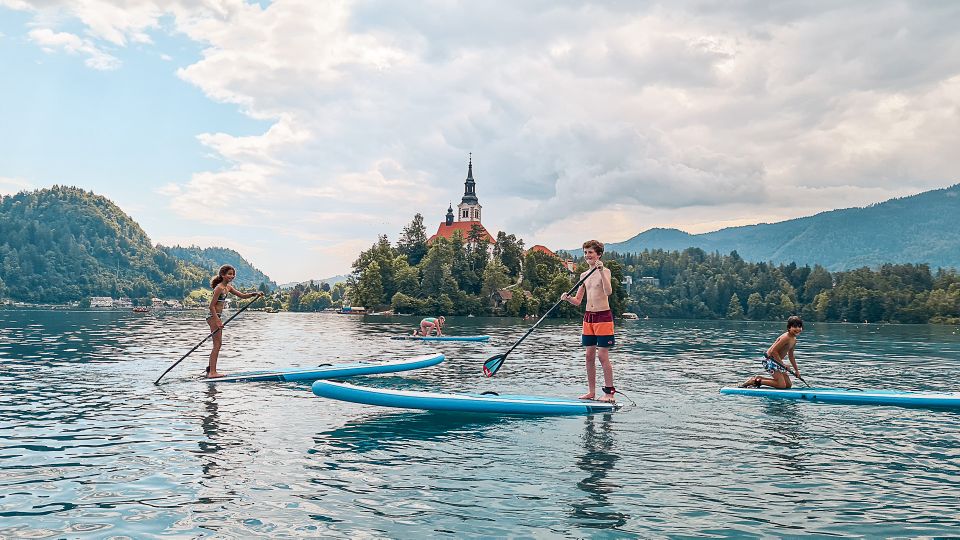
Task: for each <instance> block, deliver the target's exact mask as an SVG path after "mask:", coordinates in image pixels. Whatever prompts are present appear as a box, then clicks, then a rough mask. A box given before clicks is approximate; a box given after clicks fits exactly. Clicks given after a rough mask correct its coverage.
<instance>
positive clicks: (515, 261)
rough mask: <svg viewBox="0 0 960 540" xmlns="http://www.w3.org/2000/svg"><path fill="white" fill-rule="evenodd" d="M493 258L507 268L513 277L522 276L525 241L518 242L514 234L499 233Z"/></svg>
mask: <svg viewBox="0 0 960 540" xmlns="http://www.w3.org/2000/svg"><path fill="white" fill-rule="evenodd" d="M493 256H494V257H496V258H498V259H500V262H502V263H503V265H504V266H506V267H507V270H508V272H509V275H510V276H511V277H517V276H519V275H520V263H521V261H522V258H523V240H517V237H516V236H515V235H512V234H506V233H505V232H503V231H500V232H498V233H497V242H496V244H494V246H493Z"/></svg>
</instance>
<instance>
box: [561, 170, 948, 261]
mask: <svg viewBox="0 0 960 540" xmlns="http://www.w3.org/2000/svg"><path fill="white" fill-rule="evenodd" d="M958 222H960V184H956V185H953V186H950V187H948V188H943V189H937V190H933V191H927V192H924V193H920V194H918V195H912V196H909V197H902V198H898V199H891V200H889V201H886V202H882V203H878V204H873V205H870V206H867V207H864V208H846V209H842V210H831V211H829V212H822V213H819V214H816V215H814V216H808V217H803V218H798V219H791V220H788V221H781V222H778V223H761V224H759V225H747V226H742V227H728V228H726V229H721V230H719V231H714V232H709V233H703V234H688V233H685V232H683V231H679V230H676V229H649V230H647V231H644V232H642V233H640V234H638V235H636V236H634V237H633V238H631V239H629V240H626V241H624V242H616V243H610V244H607V245H606V246H605V247H606V250H607V251H617V252H620V253H630V252H634V253H635V252H641V251H643V250H654V249H663V250H668V251H675V250H683V249H686V248H688V247H698V248H701V249H703V250H704V251H708V252H712V251H718V252H720V253H724V254H726V253H730V252H731V251H736V252H737V253H738V254H739V255H740V256H741V257H743V258H744V259H746V260H748V261H770V262H774V263H790V262H796V263H798V264H820V265H822V266H824V267H826V268H827V269H828V270H849V269H853V268H859V267H863V266H869V267H874V266H878V265H880V264H884V263H927V264H929V265H930V266H931V267H932V268H938V267H944V268H960V226H957V223H958ZM569 252H570V253H571V254H575V255H581V254H582V250H580V249H576V250H569Z"/></svg>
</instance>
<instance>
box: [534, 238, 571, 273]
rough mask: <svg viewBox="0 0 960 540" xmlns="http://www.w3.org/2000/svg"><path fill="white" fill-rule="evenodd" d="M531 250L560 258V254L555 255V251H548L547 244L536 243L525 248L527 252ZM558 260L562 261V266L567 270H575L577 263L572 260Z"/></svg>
mask: <svg viewBox="0 0 960 540" xmlns="http://www.w3.org/2000/svg"><path fill="white" fill-rule="evenodd" d="M531 251H539V252H540V253H546V254H547V255H550V256H552V257H556V258H558V259H560V256H559V255H557V254H556V253H554V252H552V251H550V248H548V247H547V246H542V245H540V244H537V245H535V246H533V247H532V248H530V249H528V250H527V253H529V252H531ZM560 262H562V263H563V266H564V267H565V268H566V269H567V270H569V271H571V272H576V271H577V264H576V263H575V262H573V261H568V260H564V259H560Z"/></svg>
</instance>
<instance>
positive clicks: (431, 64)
mask: <svg viewBox="0 0 960 540" xmlns="http://www.w3.org/2000/svg"><path fill="white" fill-rule="evenodd" d="M0 1H4V0H0ZM5 3H6V5H8V6H11V7H13V8H14V9H28V10H30V11H33V12H34V13H35V14H36V17H37V20H38V21H44V22H49V21H55V20H58V19H57V17H61V18H62V17H66V16H72V17H73V20H76V21H80V22H81V23H82V25H83V27H84V32H85V33H84V34H83V37H80V36H78V35H75V34H69V33H66V32H57V31H55V30H53V29H54V28H57V27H56V26H55V25H53V24H52V23H51V24H50V25H48V26H45V27H43V28H39V29H36V30H34V32H35V33H36V32H40V33H41V34H38V35H37V37H34V39H35V40H37V41H38V43H39V44H41V45H42V46H44V47H48V48H52V49H55V50H63V51H66V52H71V53H75V54H84V55H87V56H88V58H89V59H88V62H94V63H95V64H97V65H100V66H101V68H103V67H104V66H111V65H113V67H116V64H111V63H110V61H109V59H110V58H113V57H112V56H109V54H107V53H105V52H103V51H104V50H110V49H109V48H111V47H113V48H116V47H123V46H126V45H128V44H129V43H134V42H137V43H149V42H150V35H151V34H153V33H155V32H174V33H180V34H182V35H185V36H187V37H189V38H190V39H192V40H194V41H195V42H197V43H200V44H202V46H203V47H204V50H203V53H202V57H201V58H200V59H199V60H198V61H196V62H194V63H193V64H190V65H186V66H182V67H180V69H178V71H177V75H178V76H179V77H180V78H182V79H183V80H184V81H187V82H189V83H190V84H193V85H195V86H197V87H198V88H199V89H201V90H202V91H203V92H204V93H205V95H207V96H209V97H210V99H212V100H215V101H218V102H225V103H233V104H237V105H238V106H239V107H240V108H241V109H242V110H243V111H244V112H245V113H246V114H248V115H250V116H251V117H254V118H257V119H263V120H268V121H270V122H271V123H272V127H271V128H270V129H269V130H268V131H266V132H265V133H263V134H261V135H255V136H242V137H241V136H236V135H233V134H230V133H209V134H200V135H198V137H199V139H200V141H201V142H202V143H203V144H204V145H206V146H207V147H208V148H209V149H210V150H211V152H212V153H213V154H214V155H215V156H217V157H219V158H220V159H222V161H223V167H222V168H221V169H218V170H209V171H196V172H195V173H194V174H193V175H192V176H191V177H190V178H189V179H169V180H170V182H171V184H169V185H167V186H164V187H163V188H158V189H159V191H158V192H159V193H161V194H162V195H163V196H164V197H166V198H167V200H169V201H170V205H171V208H172V209H173V210H174V211H175V212H177V214H178V215H179V216H181V217H183V218H187V219H195V220H197V221H198V222H200V223H203V224H205V225H212V224H213V223H220V224H223V223H233V224H236V225H239V224H241V223H244V224H246V225H245V226H252V227H254V228H259V229H260V230H262V231H264V233H263V234H267V235H271V236H272V237H274V238H279V237H280V236H283V237H289V238H290V239H291V242H301V243H305V244H309V250H310V251H311V252H313V251H316V252H317V253H323V254H324V256H325V259H324V262H323V263H322V264H329V265H330V266H326V267H324V269H318V271H316V272H315V271H312V270H311V271H308V270H306V269H305V268H304V267H303V266H302V265H305V264H308V262H304V261H294V260H293V258H292V257H288V258H284V257H285V256H284V255H279V254H278V255H275V256H276V257H277V260H280V261H283V262H282V264H281V266H282V267H283V268H284V269H290V268H293V267H297V268H298V269H297V272H298V275H299V274H302V275H313V274H315V273H330V274H333V273H338V272H340V271H342V270H343V269H345V267H346V264H348V263H349V261H350V260H352V258H353V257H354V256H355V253H346V252H345V251H344V250H345V249H347V248H349V247H350V246H357V245H359V246H363V247H366V246H368V245H369V244H370V243H372V241H373V240H374V239H375V236H376V234H377V233H378V232H384V233H389V234H391V235H392V236H394V237H395V236H396V234H397V233H399V231H400V229H401V228H402V226H403V225H405V224H406V223H407V222H409V220H410V218H411V216H412V214H413V213H414V212H417V211H419V212H422V213H423V214H424V216H425V221H426V223H427V226H428V228H431V227H433V226H434V224H435V223H437V222H439V221H440V220H441V219H442V217H443V213H444V212H445V209H446V206H447V203H448V202H451V201H452V202H453V203H454V204H455V203H456V202H457V200H458V198H459V196H460V194H461V193H462V181H463V177H464V173H465V158H466V154H467V152H470V151H473V152H474V156H475V173H476V178H477V182H478V184H477V189H478V194H479V196H480V200H481V203H482V204H483V205H484V216H485V224H486V225H487V226H488V228H490V229H491V230H494V231H495V230H496V229H507V230H509V231H510V232H515V233H518V234H519V235H520V236H522V237H524V238H526V239H527V243H528V244H533V243H546V244H548V245H555V246H558V247H569V246H571V245H578V244H579V242H580V241H581V237H582V236H583V235H585V234H587V233H590V234H594V233H595V234H596V235H597V236H603V237H605V238H609V239H611V240H623V239H625V238H627V237H629V236H632V235H633V234H635V233H637V232H639V231H640V230H642V229H643V228H646V227H650V226H678V227H680V228H684V229H687V230H691V231H692V232H703V230H704V229H705V228H708V227H714V226H715V227H721V226H726V225H728V224H734V223H736V224H743V223H750V222H756V221H761V220H766V221H773V220H775V219H781V218H788V217H797V216H799V215H804V214H806V213H814V212H817V211H821V210H825V209H830V208H835V207H838V206H842V205H860V204H867V203H870V202H877V201H880V200H884V199H886V198H889V197H893V196H900V195H905V194H909V193H915V192H919V191H923V190H926V189H931V188H934V187H940V186H943V185H945V184H949V183H953V182H956V173H955V170H956V166H955V163H954V160H953V153H954V152H955V150H954V149H955V148H957V147H958V146H960V132H958V130H957V129H956V126H957V125H958V120H960V118H958V113H957V111H958V110H960V38H958V37H957V35H956V31H955V29H956V27H957V26H958V25H960V4H956V3H939V4H938V3H903V2H894V1H870V2H867V1H863V2H846V3H842V4H836V3H816V2H812V3H802V2H800V3H798V2H780V3H776V2H775V3H766V2H765V3H762V4H760V3H758V2H738V3H727V2H715V1H712V0H690V1H687V2H673V3H669V4H659V5H644V4H635V3H621V2H610V3H604V2H593V3H581V2H546V1H542V2H525V3H516V2H474V3H451V2H442V1H441V2H429V3H427V4H421V3H377V2H348V1H324V2H307V1H278V2H274V3H271V4H270V5H268V6H266V7H261V6H260V5H258V4H247V3H245V2H242V1H240V0H218V1H214V0H208V1H204V2H199V3H192V2H182V1H179V0H163V1H161V0H157V1H149V0H136V1H131V2H129V3H128V4H127V6H126V7H125V9H117V8H116V7H115V5H114V4H113V3H112V2H107V1H106V0H102V1H97V0H91V1H88V2H83V3H70V2H66V1H65V0H64V1H57V0H47V1H44V2H36V3H26V2H11V1H10V0H5ZM127 8H129V9H127ZM51 13H55V14H56V16H55V15H51ZM98 54H100V55H105V56H97V55H98ZM95 58H99V59H100V60H98V61H95V60H94V59H95ZM114 60H115V59H114ZM238 208H242V209H244V213H245V214H246V215H253V216H257V218H258V221H257V222H256V223H252V224H251V223H250V220H249V219H247V218H245V217H238V212H236V211H235V210H236V209H238ZM324 215H326V216H328V217H327V218H322V217H318V216H324ZM361 216H366V219H365V218H362V217H361ZM429 232H432V231H429ZM318 242H320V243H326V244H324V245H316V243H318ZM305 244H301V245H305ZM324 246H336V249H334V248H329V247H324ZM292 249H294V250H296V248H292ZM309 264H314V262H313V261H310V262H309ZM298 265H299V266H298ZM334 265H339V266H334ZM263 268H264V269H265V270H267V271H268V272H269V271H270V265H269V264H264V265H263ZM289 277H290V278H295V277H297V276H296V275H291V276H289Z"/></svg>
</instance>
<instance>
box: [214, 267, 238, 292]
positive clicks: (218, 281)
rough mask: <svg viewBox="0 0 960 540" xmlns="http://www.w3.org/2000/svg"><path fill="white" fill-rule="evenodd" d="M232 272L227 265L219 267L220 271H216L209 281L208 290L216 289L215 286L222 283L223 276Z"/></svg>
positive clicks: (231, 268)
mask: <svg viewBox="0 0 960 540" xmlns="http://www.w3.org/2000/svg"><path fill="white" fill-rule="evenodd" d="M231 270H233V267H232V266H230V265H229V264H225V265H223V266H221V267H220V270H218V271H217V275H216V277H214V278H213V279H211V280H210V288H211V289H216V288H217V285H219V284H221V283H223V276H225V275H227V272H229V271H231ZM234 272H236V270H234Z"/></svg>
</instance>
